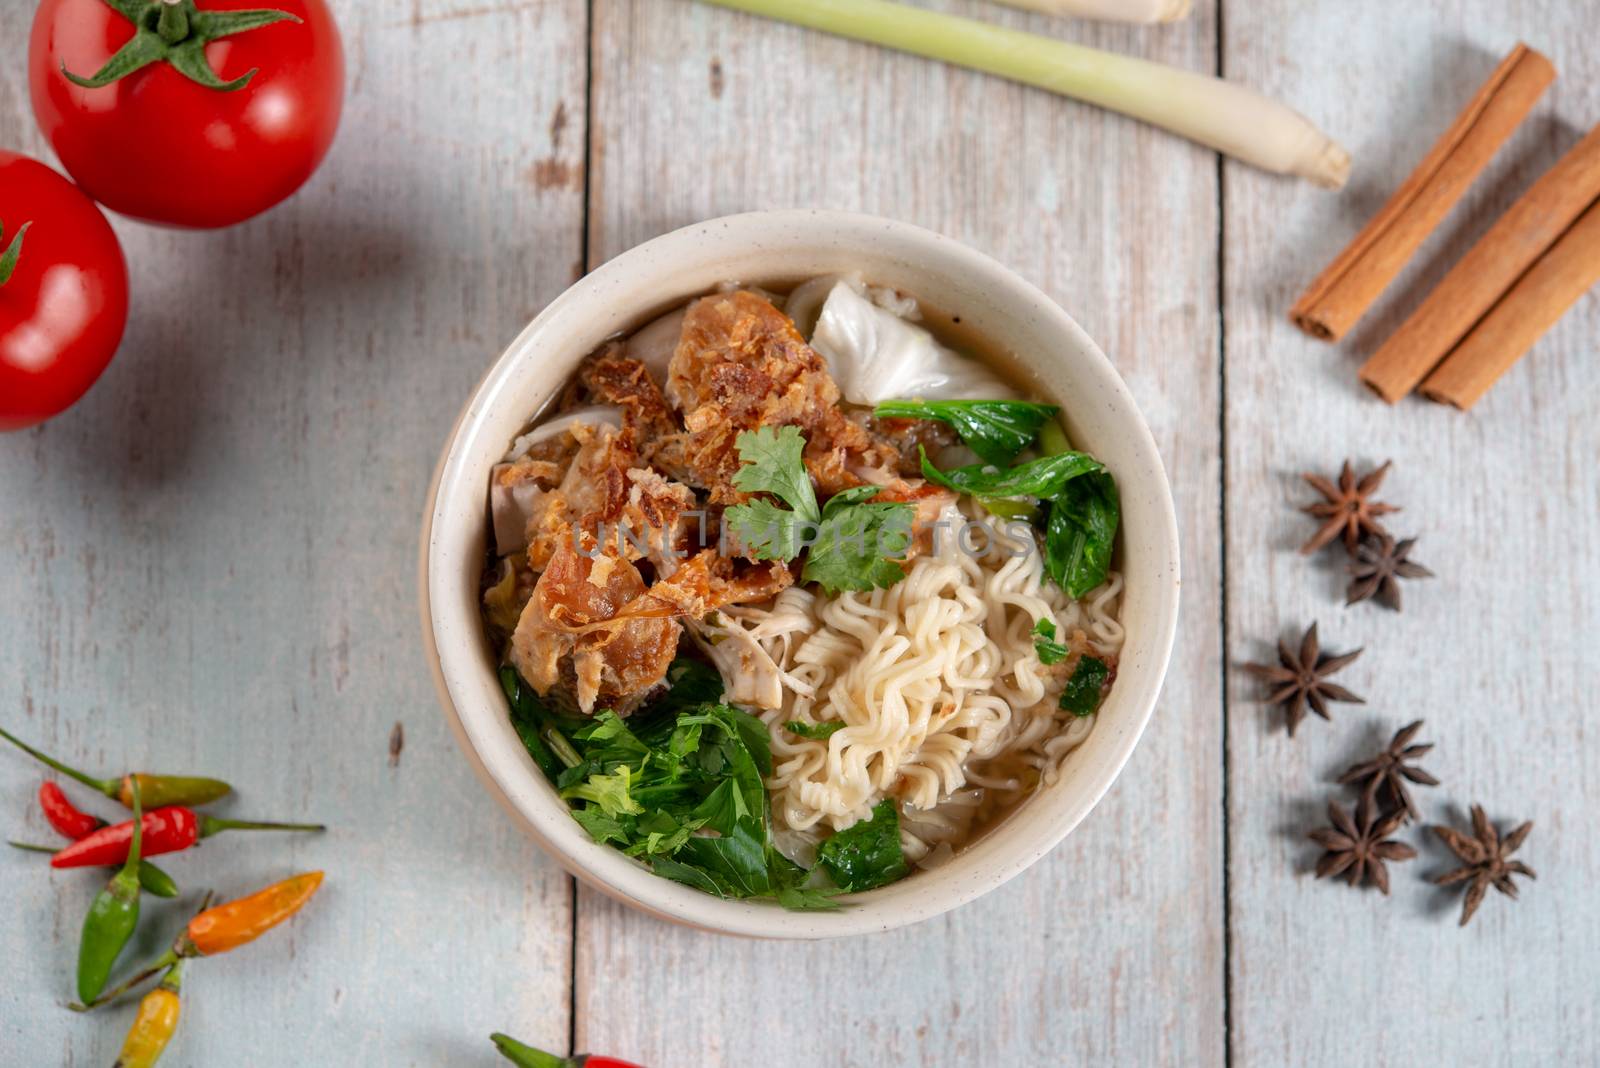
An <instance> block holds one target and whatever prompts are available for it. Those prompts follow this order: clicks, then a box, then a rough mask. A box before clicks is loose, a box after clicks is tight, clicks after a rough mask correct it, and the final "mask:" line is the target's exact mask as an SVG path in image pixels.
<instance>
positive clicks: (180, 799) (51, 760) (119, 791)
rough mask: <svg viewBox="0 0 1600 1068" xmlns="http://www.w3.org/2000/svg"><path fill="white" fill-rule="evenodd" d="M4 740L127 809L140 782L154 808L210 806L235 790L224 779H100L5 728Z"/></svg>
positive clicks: (139, 775) (140, 775) (138, 775)
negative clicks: (62, 760) (166, 806)
mask: <svg viewBox="0 0 1600 1068" xmlns="http://www.w3.org/2000/svg"><path fill="white" fill-rule="evenodd" d="M0 738H4V739H5V740H6V741H8V742H10V743H11V744H12V745H14V746H16V747H17V748H18V749H20V750H22V751H23V752H24V753H27V754H28V755H29V756H31V757H33V758H34V759H35V760H37V761H39V762H40V763H41V764H45V765H47V766H49V767H52V768H55V769H56V770H57V771H59V772H60V773H61V774H63V775H68V776H71V777H72V778H74V779H77V780H78V781H79V782H81V783H83V785H85V786H87V787H89V788H90V789H91V790H99V791H100V792H101V793H103V794H105V795H106V796H107V797H109V798H111V799H112V800H113V801H116V802H118V803H120V804H121V805H122V807H123V808H132V807H133V786H134V783H138V784H139V788H140V789H141V790H143V791H144V803H145V804H147V805H149V806H150V807H151V808H160V807H161V806H163V805H189V806H191V807H192V806H194V805H204V804H209V803H210V802H212V801H215V800H217V798H219V797H226V796H227V795H228V793H229V792H230V791H231V790H232V789H233V787H231V786H229V785H228V784H227V783H225V782H223V781H222V780H221V779H205V778H201V777H199V776H196V775H152V774H151V773H149V772H147V771H130V772H128V774H126V775H123V776H121V777H120V778H116V779H97V778H95V777H94V776H93V775H90V774H88V773H87V772H83V771H79V770H78V769H77V768H74V767H71V766H69V765H67V764H63V763H61V761H59V760H57V759H56V758H55V757H53V756H50V755H49V754H48V753H41V752H40V751H39V750H37V749H35V748H34V747H33V746H31V745H29V744H28V743H27V742H24V741H23V740H22V739H21V738H18V737H17V736H16V735H14V734H12V733H11V732H10V731H7V730H5V729H3V728H0Z"/></svg>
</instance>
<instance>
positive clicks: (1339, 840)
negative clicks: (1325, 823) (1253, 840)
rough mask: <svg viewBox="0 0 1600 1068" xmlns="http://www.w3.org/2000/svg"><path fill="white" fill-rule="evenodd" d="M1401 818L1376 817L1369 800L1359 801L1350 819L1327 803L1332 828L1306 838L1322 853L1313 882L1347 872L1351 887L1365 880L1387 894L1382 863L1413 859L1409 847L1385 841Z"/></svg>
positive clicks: (1336, 805)
mask: <svg viewBox="0 0 1600 1068" xmlns="http://www.w3.org/2000/svg"><path fill="white" fill-rule="evenodd" d="M1404 818H1405V817H1404V815H1403V814H1402V813H1399V812H1396V813H1394V814H1392V815H1389V816H1382V817H1380V816H1379V815H1378V807H1377V806H1376V805H1375V804H1373V803H1372V798H1371V797H1363V798H1362V799H1361V800H1360V801H1359V802H1358V803H1357V804H1356V814H1355V818H1354V819H1351V818H1350V813H1349V812H1347V811H1345V809H1344V806H1342V805H1340V804H1339V802H1337V801H1329V802H1328V820H1329V822H1330V823H1331V824H1332V826H1329V827H1319V828H1317V829H1316V830H1314V831H1312V832H1311V834H1310V836H1309V837H1310V838H1311V840H1312V841H1313V842H1315V843H1317V844H1318V845H1319V846H1321V847H1322V848H1323V849H1324V850H1326V852H1325V853H1323V854H1322V858H1321V859H1320V860H1318V861H1317V878H1319V879H1320V878H1322V877H1323V876H1325V875H1338V874H1339V873H1340V872H1345V871H1348V872H1349V873H1350V875H1349V881H1350V885H1351V886H1359V885H1361V882H1362V880H1364V879H1365V880H1368V881H1370V882H1371V883H1372V884H1373V885H1374V886H1376V887H1377V888H1378V889H1379V890H1382V891H1383V892H1384V893H1385V894H1387V893H1388V892H1389V869H1388V868H1387V867H1385V866H1384V863H1383V862H1384V861H1386V860H1394V861H1400V860H1410V859H1412V858H1413V857H1415V856H1416V855H1417V851H1416V850H1415V849H1413V848H1412V847H1411V846H1409V845H1407V844H1406V843H1404V842H1396V841H1394V840H1393V839H1392V838H1390V837H1389V836H1390V835H1391V834H1393V833H1394V832H1395V831H1398V830H1399V829H1400V824H1401V822H1402V821H1403V820H1404Z"/></svg>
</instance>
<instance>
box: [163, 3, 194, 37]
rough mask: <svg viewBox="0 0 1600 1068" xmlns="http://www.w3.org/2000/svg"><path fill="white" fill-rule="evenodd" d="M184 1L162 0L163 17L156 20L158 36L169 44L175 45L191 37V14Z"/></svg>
mask: <svg viewBox="0 0 1600 1068" xmlns="http://www.w3.org/2000/svg"><path fill="white" fill-rule="evenodd" d="M185 6H190V7H192V6H193V5H192V3H191V4H189V5H185V4H184V2H183V0H161V17H160V18H159V19H157V20H156V34H157V35H158V36H159V37H160V38H161V39H162V40H163V41H165V42H166V43H167V44H169V45H175V44H177V43H178V42H179V41H182V40H183V39H184V38H186V37H188V36H189V13H188V12H187V11H185V10H184V8H185Z"/></svg>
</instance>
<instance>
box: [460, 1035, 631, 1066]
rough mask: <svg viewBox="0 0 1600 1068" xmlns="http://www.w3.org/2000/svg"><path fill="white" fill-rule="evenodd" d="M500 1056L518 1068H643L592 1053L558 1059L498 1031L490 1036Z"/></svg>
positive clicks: (629, 1062)
mask: <svg viewBox="0 0 1600 1068" xmlns="http://www.w3.org/2000/svg"><path fill="white" fill-rule="evenodd" d="M489 1041H491V1042H493V1043H494V1046H495V1049H497V1050H499V1051H500V1055H501V1056H502V1057H504V1058H505V1059H506V1060H508V1061H510V1062H511V1063H512V1064H515V1065H517V1066H518V1068H641V1066H640V1065H637V1064H634V1063H633V1062H632V1061H619V1060H617V1059H616V1058H615V1057H596V1056H595V1055H594V1054H592V1053H579V1054H576V1055H574V1056H571V1057H557V1056H556V1055H555V1054H554V1053H546V1052H545V1051H544V1050H542V1049H534V1048H533V1047H532V1046H527V1045H524V1044H522V1043H521V1042H518V1041H517V1040H516V1039H514V1038H512V1037H511V1036H510V1035H503V1034H500V1033H499V1032H498V1031H497V1032H495V1033H494V1034H492V1035H490V1036H489Z"/></svg>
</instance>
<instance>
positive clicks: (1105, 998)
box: [576, 0, 1223, 1068]
mask: <svg viewBox="0 0 1600 1068" xmlns="http://www.w3.org/2000/svg"><path fill="white" fill-rule="evenodd" d="M935 6H938V7H940V8H941V9H943V10H949V11H953V12H958V13H962V14H969V15H974V16H979V17H982V18H987V19H992V20H995V21H999V22H1003V23H1005V24H1007V25H1011V26H1019V27H1026V28H1029V29H1033V30H1037V31H1040V32H1047V33H1052V34H1058V35H1061V36H1067V37H1071V38H1073V39H1075V40H1081V41H1085V42H1089V43H1095V44H1101V45H1105V46H1107V47H1112V48H1116V49H1119V50H1121V51H1125V52H1132V53H1136V54H1140V55H1147V56H1150V57H1153V58H1157V59H1164V60H1168V61H1171V62H1175V63H1180V64H1183V65H1185V66H1189V67H1192V68H1197V69H1201V70H1209V69H1211V68H1212V66H1213V64H1214V62H1215V38H1214V34H1215V21H1214V19H1213V17H1212V15H1211V14H1210V11H1209V9H1207V10H1204V11H1202V12H1200V13H1199V14H1198V15H1197V17H1196V19H1195V20H1194V21H1193V22H1191V23H1188V24H1185V25H1183V26H1181V27H1175V28H1172V29H1170V30H1161V31H1143V32H1140V31H1136V30H1130V29H1128V28H1125V27H1124V28H1113V27H1095V26H1091V25H1087V24H1081V23H1078V24H1074V23H1064V22H1060V21H1054V20H1050V19H1047V18H1042V17H1031V16H1027V15H1024V14H1021V13H1014V12H1006V11H1004V10H1002V9H1000V8H997V7H995V6H993V5H988V4H983V3H943V4H938V5H935ZM594 19H595V22H594V52H593V82H592V88H593V97H592V116H593V131H592V140H591V150H592V155H591V161H592V162H591V186H590V251H591V261H592V263H598V262H600V261H602V260H604V259H606V258H609V257H611V256H614V255H616V254H617V253H619V252H621V251H623V250H625V249H627V248H629V247H631V246H632V245H634V244H636V243H638V242H639V241H642V240H644V239H646V238H649V237H652V236H654V235H656V234H659V233H661V232H663V231H666V230H669V229H672V228H674V227H676V226H679V225H682V224H685V223H688V222H691V221H694V220H697V219H702V218H706V217H709V216H715V215H721V214H725V213H729V212H735V211H742V210H749V209H754V208H770V207H828V208H843V209H855V210H862V211H869V212H877V213H880V214H884V215H889V216H893V217H896V218H900V219H904V220H907V221H910V222H914V223H919V224H921V225H924V226H928V227H931V228H933V229H936V230H940V231H942V232H944V233H946V234H949V235H951V236H953V237H955V238H958V239H960V240H963V241H966V242H968V243H969V244H972V245H973V246H975V247H977V248H979V249H982V250H984V251H987V252H989V253H991V254H992V255H994V256H996V257H997V258H999V259H1000V260H1001V261H1002V262H1005V263H1007V264H1009V265H1011V266H1012V267H1014V268H1016V269H1017V270H1019V271H1020V272H1021V273H1022V274H1023V275H1025V276H1026V277H1028V278H1029V279H1031V280H1032V281H1034V282H1036V283H1038V284H1040V285H1041V286H1043V287H1044V289H1045V290H1046V291H1047V292H1049V293H1051V294H1052V295H1054V296H1055V297H1056V298H1057V299H1058V300H1059V301H1060V302H1061V303H1062V305H1063V306H1064V307H1066V308H1067V309H1068V310H1069V311H1071V312H1072V313H1073V314H1074V315H1076V316H1077V317H1078V318H1079V319H1080V321H1081V322H1082V323H1083V325H1084V326H1085V328H1086V329H1087V330H1088V331H1089V333H1090V334H1091V335H1092V336H1094V337H1095V338H1096V339H1097V340H1099V341H1100V342H1101V344H1102V345H1103V346H1104V347H1105V348H1106V350H1107V352H1108V353H1109V354H1110V355H1111V358H1112V360H1113V361H1114V362H1115V363H1116V364H1117V366H1118V368H1119V369H1120V370H1121V371H1122V373H1123V374H1124V375H1125V376H1126V377H1127V378H1128V380H1129V382H1130V384H1131V385H1132V387H1133V389H1134V392H1135V393H1136V394H1137V396H1138V398H1139V401H1140V403H1141V404H1142V405H1143V406H1144V410H1145V411H1146V413H1147V414H1148V415H1149V417H1150V420H1151V423H1152V425H1153V428H1154V430H1155V433H1156V437H1157V440H1158V442H1159V444H1160V446H1161V450H1162V455H1163V456H1164V457H1165V458H1166V460H1167V462H1168V465H1169V471H1170V472H1171V474H1172V477H1173V481H1174V484H1175V486H1176V488H1177V491H1178V499H1179V509H1180V522H1181V527H1182V536H1183V544H1184V568H1185V574H1186V575H1188V576H1189V578H1188V580H1187V581H1186V582H1185V588H1184V606H1183V613H1184V614H1183V623H1182V626H1181V627H1180V639H1179V648H1178V651H1177V655H1176V658H1175V661H1174V667H1173V673H1172V675H1171V677H1170V679H1169V681H1168V684H1167V689H1166V697H1165V698H1164V700H1163V702H1162V704H1161V706H1160V708H1159V709H1158V710H1157V713H1156V716H1155V719H1154V720H1153V722H1152V724H1151V728H1150V731H1149V733H1148V734H1147V735H1146V737H1145V740H1144V741H1143V742H1142V743H1141V745H1140V747H1139V750H1138V751H1137V752H1136V754H1135V755H1134V758H1133V760H1132V762H1131V764H1130V765H1129V767H1128V768H1127V770H1126V771H1125V772H1124V774H1123V776H1122V778H1121V779H1120V780H1119V781H1118V783H1117V784H1116V786H1115V787H1114V788H1113V790H1112V792H1111V793H1110V795H1109V796H1108V797H1107V798H1106V800H1105V801H1104V802H1102V804H1101V805H1100V807H1099V808H1098V809H1096V811H1095V812H1094V813H1093V814H1091V816H1090V817H1089V818H1088V819H1087V820H1086V821H1085V823H1084V824H1083V825H1082V826H1081V827H1080V828H1079V829H1078V830H1077V831H1076V832H1075V833H1074V834H1073V835H1072V836H1071V837H1070V838H1069V839H1068V840H1067V842H1066V843H1064V844H1063V845H1062V846H1061V847H1060V848H1058V849H1057V850H1056V851H1055V852H1054V853H1052V854H1051V855H1050V856H1049V857H1048V858H1047V859H1046V860H1044V861H1042V862H1041V863H1040V864H1039V865H1038V866H1036V867H1035V868H1034V869H1033V870H1032V871H1030V872H1029V873H1028V874H1026V875H1025V876H1023V877H1021V878H1019V879H1017V880H1016V881H1014V882H1013V883H1011V884H1010V885H1008V886H1006V887H1005V888H1003V889H1001V890H999V891H997V892H995V893H994V894H992V895H990V896H988V897H986V898H984V899H983V900H981V901H979V902H976V903H974V904H972V905H970V906H968V907H966V908H964V909H962V910H960V911H958V912H956V913H955V914H953V915H950V916H947V917H944V918H942V919H939V920H936V921H932V922H929V923H925V924H922V925H919V926H916V927H913V928H910V929H907V930H904V931H900V932H895V933H892V934H888V935H882V936H878V937H874V938H870V939H862V940H857V941H854V942H849V943H823V944H816V945H771V944H756V943H744V942H736V941H729V940H726V939H722V938H715V937H711V936H707V935H704V934H700V933H696V932H692V931H687V930H683V929H680V928H675V927H670V926H666V925H663V924H660V923H657V922H655V921H653V920H649V919H646V918H644V917H642V916H639V915H637V914H634V913H631V912H628V911H625V910H623V909H621V908H619V907H618V906H616V905H613V904H612V903H610V902H609V901H606V900H604V899H602V898H600V897H598V896H596V895H593V894H590V893H588V892H586V891H580V894H579V920H578V929H577V937H578V947H577V951H578V963H577V993H576V1005H577V1012H578V1032H577V1040H578V1041H577V1045H578V1047H579V1048H581V1049H590V1050H597V1051H606V1052H615V1053H616V1054H617V1055H619V1056H624V1057H629V1058H632V1059H636V1060H639V1061H641V1062H642V1063H646V1064H651V1065H656V1066H660V1068H680V1066H690V1065H705V1066H711V1065H749V1064H762V1063H766V1064H774V1065H780V1064H781V1065H803V1064H828V1065H851V1066H854V1065H862V1066H865V1065H881V1064H928V1065H934V1064H941V1065H945V1064H948V1065H954V1064H958V1063H984V1064H1002V1063H1016V1064H1064V1063H1094V1062H1116V1063H1125V1064H1157V1063H1181V1064H1189V1065H1203V1064H1217V1063H1220V1062H1221V1060H1222V1056H1223V1035H1222V1020H1223V1007H1222V983H1223V941H1222V938H1223V934H1222V898H1221V889H1222V888H1221V867H1220V858H1221V848H1222V847H1221V827H1220V815H1221V801H1220V798H1221V793H1220V790H1221V782H1220V767H1221V761H1220V757H1221V754H1220V748H1221V741H1220V738H1221V736H1220V724H1219V710H1220V695H1219V676H1218V673H1217V670H1216V663H1217V655H1218V650H1219V644H1220V643H1219V638H1218V634H1217V624H1216V621H1217V619H1218V614H1219V595H1220V590H1219V583H1218V581H1217V575H1218V571H1219V546H1218V541H1219V529H1218V523H1217V515H1218V489H1219V461H1218V457H1219V450H1218V427H1217V423H1216V418H1215V416H1216V411H1217V404H1218V400H1219V398H1218V374H1217V370H1218V338H1217V319H1216V311H1217V309H1216V299H1217V278H1216V268H1217V260H1216V229H1217V187H1216V166H1215V157H1214V156H1212V155H1211V154H1210V153H1207V152H1204V151H1202V150H1199V149H1197V148H1194V147H1192V146H1190V145H1188V144H1186V143H1184V142H1181V141H1178V140H1175V139H1173V138H1170V137H1167V136H1165V135H1162V134H1160V133H1157V132H1155V131H1153V130H1149V129H1146V128H1143V127H1140V126H1137V125H1135V124H1133V123H1130V122H1127V121H1125V120H1122V119H1118V118H1116V117H1113V116H1109V115H1106V114H1104V113H1102V112H1098V111H1095V110H1093V109H1090V108H1086V107H1082V106H1079V105H1076V104H1073V103H1070V102H1067V101H1064V100H1061V99H1059V98H1056V97H1052V96H1049V95H1047V94H1045V93H1042V92H1038V91H1034V90H1029V89H1024V88H1021V87H1018V86H1015V85H1011V84H1008V83H1004V82H1001V81H998V80H995V79H991V78H986V77H983V76H981V75H976V74H971V73H967V72H962V71H953V70H950V69H947V68H945V67H942V66H939V65H937V64H933V63H929V62H926V61H922V60H918V59H914V58H911V57H906V56H899V55H891V54H888V53H885V52H882V51H880V50H876V49H873V48H870V47H866V46H860V45H855V44H852V43H848V42H844V41H839V40H834V39H830V38H826V37H822V36H819V35H817V34H814V33H807V32H802V31H799V30H796V29H793V28H791V27H787V26H782V25H778V24H775V23H770V22H763V21H760V20H757V19H754V18H750V17H747V16H742V15H735V14H731V13H729V12H726V11H721V10H715V9H711V8H708V7H702V6H698V5H695V4H692V3H688V2H687V0H663V2H630V0H597V2H596V4H595V8H594ZM951 310H954V311H958V310H959V309H951ZM640 1005H648V1006H649V1010H648V1011H635V1010H634V1009H633V1008H632V1007H633V1006H640ZM619 1007H621V1008H619Z"/></svg>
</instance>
